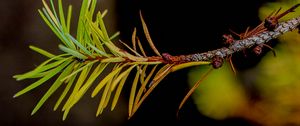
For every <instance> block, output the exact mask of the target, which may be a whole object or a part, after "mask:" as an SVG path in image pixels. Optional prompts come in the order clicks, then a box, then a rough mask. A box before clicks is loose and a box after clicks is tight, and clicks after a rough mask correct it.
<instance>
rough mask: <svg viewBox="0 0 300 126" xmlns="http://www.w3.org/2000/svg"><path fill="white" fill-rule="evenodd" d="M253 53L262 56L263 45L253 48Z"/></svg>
mask: <svg viewBox="0 0 300 126" xmlns="http://www.w3.org/2000/svg"><path fill="white" fill-rule="evenodd" d="M253 52H254V53H255V54H256V55H260V54H261V53H262V46H261V45H258V46H256V47H254V48H253Z"/></svg>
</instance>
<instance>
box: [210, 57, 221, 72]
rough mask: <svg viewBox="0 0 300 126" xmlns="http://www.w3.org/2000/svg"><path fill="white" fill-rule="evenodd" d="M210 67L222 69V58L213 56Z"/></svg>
mask: <svg viewBox="0 0 300 126" xmlns="http://www.w3.org/2000/svg"><path fill="white" fill-rule="evenodd" d="M211 65H212V66H213V68H215V69H218V68H220V67H222V65H223V58H221V57H220V56H214V57H213V58H212V62H211Z"/></svg>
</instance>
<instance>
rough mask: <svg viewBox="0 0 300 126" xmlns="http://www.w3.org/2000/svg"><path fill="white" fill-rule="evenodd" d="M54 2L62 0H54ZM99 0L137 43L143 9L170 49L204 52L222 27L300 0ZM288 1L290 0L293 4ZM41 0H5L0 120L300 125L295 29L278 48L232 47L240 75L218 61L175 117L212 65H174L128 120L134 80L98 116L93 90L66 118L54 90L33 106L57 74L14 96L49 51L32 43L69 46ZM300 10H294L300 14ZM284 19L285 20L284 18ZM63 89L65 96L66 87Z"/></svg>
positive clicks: (49, 124) (0, 9) (47, 124)
mask: <svg viewBox="0 0 300 126" xmlns="http://www.w3.org/2000/svg"><path fill="white" fill-rule="evenodd" d="M54 1H55V0H54ZM63 2H64V3H65V5H66V6H67V5H68V4H72V5H73V6H74V8H73V10H74V15H73V18H74V21H73V23H74V24H73V26H74V28H73V29H72V30H73V33H74V31H75V28H76V21H77V19H76V15H78V13H79V7H80V4H81V1H78V0H63ZM270 2H271V0H259V1H258V0H257V1H253V0H244V1H236V0H226V1H209V0H204V1H201V2H200V3H199V1H194V0H185V1H179V0H164V1H161V0H143V1H141V0H99V1H98V9H100V10H103V9H108V15H107V17H106V18H105V21H106V25H108V26H107V27H108V28H109V32H110V33H113V32H115V31H117V30H120V32H121V36H120V39H122V40H123V41H124V42H130V37H131V33H132V30H133V27H134V26H137V27H138V29H139V28H141V27H140V22H139V17H138V11H139V10H142V12H143V15H144V18H145V20H146V22H147V24H148V27H149V30H150V33H151V35H152V37H153V40H154V42H155V44H156V45H157V48H158V49H159V50H160V51H161V52H168V53H170V54H172V55H179V54H190V53H196V52H203V51H207V50H212V49H216V48H220V47H222V46H224V44H223V41H222V34H225V33H230V32H229V29H232V30H234V31H236V32H244V31H245V29H246V28H247V27H248V26H250V27H255V26H256V25H258V24H259V23H260V22H261V20H262V19H263V18H264V17H265V16H266V15H268V14H269V13H270V12H272V11H273V10H277V9H278V8H279V7H283V10H285V9H286V8H288V7H291V6H292V5H294V4H295V3H297V2H298V3H299V2H300V1H296V0H290V1H288V2H287V0H282V1H281V2H280V3H270ZM286 3H287V4H286ZM41 7H42V2H41V0H17V1H12V0H1V1H0V57H1V62H0V71H1V72H0V78H1V83H0V101H1V104H0V113H2V114H1V117H0V125H7V126H11V125H18V126H20V125H33V126H35V125H37V126H38V125H43V126H54V125H55V126H56V125H72V126H82V125H89V126H94V125H109V126H114V125H115V126H118V125H145V124H147V125H157V124H162V123H167V124H169V125H190V124H194V125H205V126H228V125H237V126H283V125H286V126H290V125H293V126H294V125H300V122H299V120H300V116H299V114H300V113H299V111H300V109H299V107H300V106H299V105H300V104H299V103H300V101H299V100H298V96H299V95H300V94H299V90H300V86H299V85H298V82H299V80H300V79H299V75H300V73H299V72H300V68H299V65H298V64H299V63H300V59H299V47H300V45H299V42H300V41H299V37H300V36H299V35H298V34H297V31H296V32H293V33H289V34H286V35H284V36H282V37H280V38H279V41H277V40H273V41H271V45H272V46H273V47H274V49H275V51H276V53H277V56H276V57H273V55H272V53H271V52H270V51H269V49H267V48H264V51H263V53H262V55H260V56H256V55H254V54H252V53H251V52H247V56H246V57H245V56H244V54H243V53H238V54H236V55H234V56H233V62H234V64H235V66H236V69H237V71H238V74H237V75H236V76H234V74H233V73H232V71H231V69H230V67H229V66H228V64H225V65H224V67H222V68H221V69H218V70H214V71H213V72H212V73H211V74H210V75H209V76H208V78H207V79H205V81H203V83H201V84H200V86H199V88H198V89H199V90H198V91H197V92H195V93H194V95H193V98H190V99H188V101H187V103H186V104H185V105H184V107H183V108H182V110H181V111H180V113H179V117H176V112H177V107H178V105H179V103H180V101H181V100H182V98H183V97H184V95H185V93H187V91H188V90H189V88H190V86H191V85H193V84H194V82H195V81H197V80H198V79H199V78H200V77H201V75H202V74H203V71H205V69H207V68H205V67H193V68H189V69H184V70H180V71H178V72H175V73H172V74H170V75H169V76H167V77H166V78H165V80H163V81H162V82H161V84H160V85H159V86H158V87H157V88H156V89H155V90H154V91H153V92H152V94H151V95H150V96H149V97H148V98H147V100H145V102H144V103H143V104H142V106H141V107H140V109H139V110H138V112H137V113H136V114H135V115H134V117H133V118H132V119H130V120H127V101H128V96H129V90H130V85H129V86H128V87H125V90H127V91H124V93H123V99H122V100H121V102H120V103H119V104H118V106H117V108H116V109H115V110H114V111H113V112H110V111H109V110H107V111H106V112H105V113H104V114H103V115H102V116H100V117H97V118H96V117H95V113H96V109H97V103H98V101H97V100H95V99H91V98H90V97H89V96H88V95H87V96H86V97H85V98H83V99H82V101H80V102H79V104H78V105H76V106H75V108H74V109H72V110H71V113H70V116H69V117H68V119H67V120H66V121H64V122H63V121H62V120H61V118H62V113H61V112H58V111H57V112H53V111H52V107H53V105H54V102H55V98H57V97H53V98H50V100H49V101H48V102H47V103H46V105H45V106H43V108H42V109H41V110H40V111H39V112H38V113H36V114H35V115H34V116H30V113H31V110H32V109H33V107H34V106H35V104H36V103H37V102H38V100H39V99H40V98H41V96H42V94H43V93H44V91H46V89H47V88H49V85H50V84H52V83H51V82H47V83H45V84H44V85H43V86H42V87H41V88H38V89H36V90H34V91H32V92H30V93H28V94H26V95H24V96H21V97H19V98H16V99H13V98H12V96H13V95H14V94H15V93H16V92H17V91H19V90H21V89H22V88H24V87H25V86H26V85H28V84H30V83H31V82H33V80H26V81H21V82H17V81H15V80H14V79H13V78H12V76H13V75H15V74H19V73H23V72H26V71H28V70H31V69H33V68H34V67H35V66H37V65H38V64H39V63H41V62H42V61H43V60H44V57H43V56H41V55H39V54H37V53H35V52H33V51H31V50H30V49H29V48H28V46H29V45H35V46H38V47H41V48H43V49H45V50H48V51H50V52H53V53H56V54H58V53H60V51H59V50H58V48H57V45H58V43H59V40H58V39H57V38H56V37H55V35H54V34H53V33H52V32H51V30H50V29H48V27H47V26H46V25H45V23H44V22H43V21H42V19H41V18H40V17H39V15H38V12H37V10H38V9H40V8H41ZM299 12H300V9H299V8H298V9H296V12H295V13H293V14H291V15H289V16H288V17H287V18H290V17H294V16H297V15H300V14H299ZM283 20H284V19H283ZM57 96H58V95H57Z"/></svg>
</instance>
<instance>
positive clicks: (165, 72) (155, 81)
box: [128, 64, 174, 118]
mask: <svg viewBox="0 0 300 126" xmlns="http://www.w3.org/2000/svg"><path fill="white" fill-rule="evenodd" d="M173 66H174V65H173V64H167V65H165V67H164V70H163V71H161V72H160V74H159V75H157V76H155V77H154V79H153V80H152V81H151V83H150V84H151V86H150V88H149V89H148V90H147V91H146V93H145V94H144V95H143V96H142V98H141V100H140V101H139V102H138V103H137V104H135V106H134V108H133V110H132V113H131V115H129V117H128V118H130V117H132V115H134V113H135V112H136V110H137V109H138V108H139V106H140V105H141V104H142V103H143V101H144V100H145V99H146V98H147V97H148V96H149V94H150V93H151V92H152V91H153V89H154V88H155V87H156V86H157V85H158V84H159V82H160V81H161V80H162V79H164V78H165V77H166V76H167V75H168V74H169V73H170V70H171V68H172V67H173Z"/></svg>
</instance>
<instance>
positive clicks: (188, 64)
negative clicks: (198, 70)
mask: <svg viewBox="0 0 300 126" xmlns="http://www.w3.org/2000/svg"><path fill="white" fill-rule="evenodd" d="M210 63H211V62H207V61H200V62H188V63H182V64H178V65H175V66H174V67H172V70H171V72H175V71H177V70H180V69H184V68H187V67H192V66H199V65H208V64H210Z"/></svg>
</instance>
